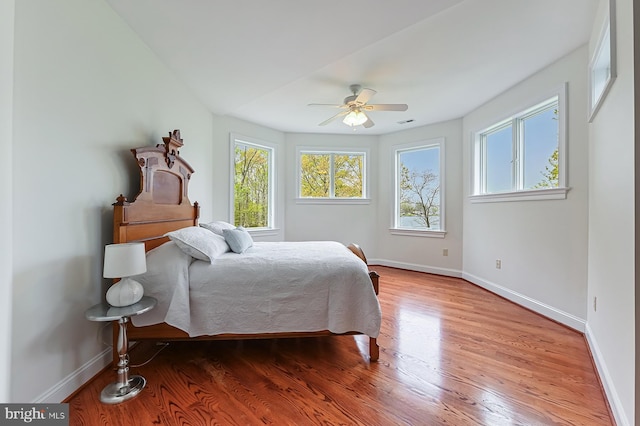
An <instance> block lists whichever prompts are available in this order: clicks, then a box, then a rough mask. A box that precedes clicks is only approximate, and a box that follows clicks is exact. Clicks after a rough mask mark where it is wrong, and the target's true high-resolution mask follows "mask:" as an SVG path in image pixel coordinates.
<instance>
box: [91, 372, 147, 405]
mask: <svg viewBox="0 0 640 426" xmlns="http://www.w3.org/2000/svg"><path fill="white" fill-rule="evenodd" d="M146 384H147V381H146V380H145V378H144V377H142V376H131V377H130V378H129V382H128V384H127V385H125V386H122V385H121V384H120V383H118V382H114V383H110V384H108V385H107V386H106V387H105V388H104V389H103V390H102V393H101V394H100V401H102V402H103V403H105V404H119V403H121V402H123V401H126V400H128V399H131V398H133V397H134V396H136V395H138V394H139V393H140V391H142V389H144V387H145V385H146Z"/></svg>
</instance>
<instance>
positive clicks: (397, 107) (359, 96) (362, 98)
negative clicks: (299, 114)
mask: <svg viewBox="0 0 640 426" xmlns="http://www.w3.org/2000/svg"><path fill="white" fill-rule="evenodd" d="M349 90H351V93H353V95H351V96H347V97H346V98H344V102H343V103H342V104H341V105H336V104H309V106H328V107H332V108H340V109H342V110H343V111H340V112H339V113H337V114H336V115H334V116H333V117H330V118H328V119H327V120H325V121H323V122H322V123H320V124H319V126H326V125H327V124H329V123H331V122H332V121H333V120H335V119H337V118H339V117H344V118H343V120H342V121H343V122H344V123H345V124H346V125H348V126H351V127H354V126H359V125H362V126H363V127H367V128H369V127H372V126H373V125H374V123H373V121H371V118H370V117H369V116H368V115H367V114H365V111H406V110H407V108H409V107H408V106H407V104H368V103H367V102H369V99H371V97H372V96H373V95H375V94H376V91H375V90H373V89H363V88H362V86H360V85H359V84H352V85H351V86H349Z"/></svg>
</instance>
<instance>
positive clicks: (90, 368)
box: [33, 348, 115, 404]
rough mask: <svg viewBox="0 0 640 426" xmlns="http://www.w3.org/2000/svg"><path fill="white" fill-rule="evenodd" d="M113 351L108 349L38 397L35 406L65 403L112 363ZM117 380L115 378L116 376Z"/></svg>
mask: <svg viewBox="0 0 640 426" xmlns="http://www.w3.org/2000/svg"><path fill="white" fill-rule="evenodd" d="M112 356H113V351H112V350H111V348H107V349H105V350H104V351H102V352H100V353H99V354H98V355H96V356H94V357H93V358H92V359H90V360H89V361H88V362H87V363H85V364H84V365H83V366H81V367H80V368H78V369H77V370H76V371H74V372H73V373H71V374H69V375H68V376H67V377H65V378H64V379H62V380H61V381H60V382H58V383H57V384H56V385H54V386H53V387H51V388H50V389H49V390H47V391H46V392H44V393H43V394H41V395H40V396H38V397H37V398H36V399H35V400H34V401H33V403H34V404H54V403H56V404H57V403H59V402H61V401H63V400H64V399H65V398H67V397H68V396H69V395H71V394H72V393H74V392H75V391H76V390H78V389H79V388H80V387H81V386H82V385H84V384H85V383H87V382H88V381H89V380H91V378H92V377H93V376H95V375H96V374H98V373H99V372H100V371H102V369H104V368H105V367H106V366H107V365H109V363H110V362H111V361H112V359H113V358H112ZM114 378H115V376H114Z"/></svg>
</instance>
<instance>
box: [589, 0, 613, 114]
mask: <svg viewBox="0 0 640 426" xmlns="http://www.w3.org/2000/svg"><path fill="white" fill-rule="evenodd" d="M608 2H609V9H608V10H607V15H606V16H605V19H604V22H603V23H602V27H601V28H600V33H599V34H598V39H597V42H596V47H595V49H594V51H593V54H592V56H591V59H590V61H589V89H588V90H589V122H590V123H591V122H592V121H593V119H594V118H595V116H596V114H597V113H598V110H599V109H600V107H601V106H602V104H603V102H604V99H605V98H606V97H607V94H608V93H609V90H610V89H611V86H612V85H613V82H614V81H615V79H616V77H617V55H616V22H615V0H608ZM603 64H604V67H603ZM603 68H604V69H605V70H606V74H607V75H606V78H604V79H602V78H600V77H598V74H600V72H601V71H602V70H603ZM600 86H601V88H599V87H600Z"/></svg>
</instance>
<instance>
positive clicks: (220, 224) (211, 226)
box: [200, 220, 235, 236]
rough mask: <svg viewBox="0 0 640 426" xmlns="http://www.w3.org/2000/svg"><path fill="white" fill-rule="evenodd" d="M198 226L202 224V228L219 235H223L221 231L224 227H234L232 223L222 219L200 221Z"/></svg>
mask: <svg viewBox="0 0 640 426" xmlns="http://www.w3.org/2000/svg"><path fill="white" fill-rule="evenodd" d="M200 226H202V227H203V228H204V229H208V230H209V231H211V232H213V233H214V234H218V235H220V236H224V233H223V231H224V230H225V229H235V226H233V225H232V224H230V223H228V222H224V221H222V220H216V221H213V222H209V223H201V224H200Z"/></svg>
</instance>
